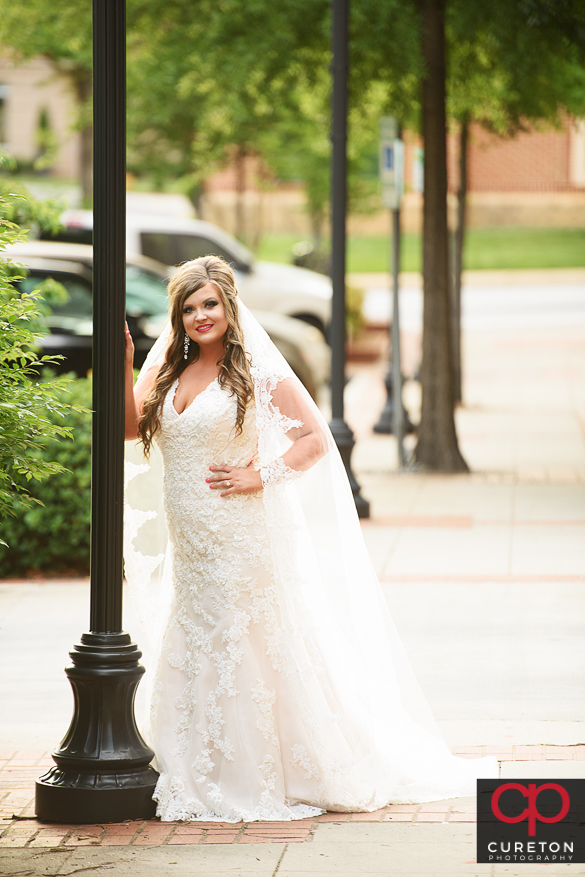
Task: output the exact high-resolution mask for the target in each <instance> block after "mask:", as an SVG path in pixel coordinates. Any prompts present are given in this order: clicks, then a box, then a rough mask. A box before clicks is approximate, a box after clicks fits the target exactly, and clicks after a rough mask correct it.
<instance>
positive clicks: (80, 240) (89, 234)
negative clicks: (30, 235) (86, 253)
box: [39, 225, 93, 244]
mask: <svg viewBox="0 0 585 877" xmlns="http://www.w3.org/2000/svg"><path fill="white" fill-rule="evenodd" d="M39 238H40V239H41V240H42V241H60V242H61V243H66V244H92V243H93V231H92V229H91V228H80V227H78V226H75V225H66V226H65V227H64V228H61V229H59V231H56V232H50V231H41V233H40V234H39Z"/></svg>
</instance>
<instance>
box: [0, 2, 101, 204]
mask: <svg viewBox="0 0 585 877" xmlns="http://www.w3.org/2000/svg"><path fill="white" fill-rule="evenodd" d="M0 46H3V47H6V48H9V49H12V50H13V52H14V56H15V58H16V59H22V60H26V59H28V58H34V57H38V56H41V57H43V58H46V59H47V60H48V61H50V62H51V64H52V65H53V68H54V70H55V72H56V73H57V74H58V75H59V76H63V77H65V78H66V79H67V80H68V82H69V84H70V86H71V90H72V92H73V95H74V97H75V102H76V104H77V119H76V127H77V128H78V129H79V134H80V161H79V163H80V170H81V190H82V197H83V200H84V203H86V204H89V203H91V198H92V148H93V142H92V122H91V94H92V22H91V4H90V3H76V2H74V0H52V2H51V3H47V2H45V0H27V2H26V3H20V4H17V3H14V2H12V0H0Z"/></svg>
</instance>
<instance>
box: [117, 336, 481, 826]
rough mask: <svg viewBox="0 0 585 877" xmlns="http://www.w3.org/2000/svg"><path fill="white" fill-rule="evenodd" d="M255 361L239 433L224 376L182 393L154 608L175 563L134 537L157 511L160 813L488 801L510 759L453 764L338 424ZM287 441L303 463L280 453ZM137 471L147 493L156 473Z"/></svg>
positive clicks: (152, 561)
mask: <svg viewBox="0 0 585 877" xmlns="http://www.w3.org/2000/svg"><path fill="white" fill-rule="evenodd" d="M253 328H254V331H255V327H253ZM250 331H251V330H249V332H248V337H249V336H250ZM260 341H262V343H263V344H264V339H262V338H261V339H260ZM251 346H252V345H251ZM254 350H255V351H256V357H255V359H254V356H253V376H254V383H255V390H256V392H255V400H256V401H255V404H254V403H252V404H251V406H250V407H249V408H248V410H247V413H246V418H245V421H244V428H243V432H242V433H241V435H239V436H237V437H234V429H233V426H234V422H235V415H236V402H235V399H234V398H233V397H231V396H230V394H229V392H228V391H227V390H226V389H224V388H222V387H221V386H220V384H219V381H218V380H215V381H213V382H212V383H211V384H210V385H209V386H208V387H207V388H206V389H205V390H204V391H203V392H202V393H200V395H199V396H197V397H196V398H195V400H194V401H193V402H192V403H191V405H189V407H188V408H187V409H186V410H185V411H184V412H183V413H182V414H178V413H177V411H176V410H175V407H174V395H175V392H176V386H177V383H178V382H175V385H174V386H173V387H172V388H171V389H170V390H169V392H168V394H167V397H166V399H165V402H164V406H163V410H162V417H161V428H160V431H159V432H158V433H157V436H156V441H157V444H158V446H159V448H160V452H161V455H162V461H163V479H162V485H163V487H162V495H163V503H164V510H165V519H166V528H167V531H168V539H169V550H168V552H167V558H166V580H167V583H168V587H167V589H166V592H165V591H164V589H163V593H164V594H165V596H162V597H158V598H157V600H158V602H157V603H156V604H152V603H149V602H148V600H147V599H146V595H145V592H144V583H145V580H146V579H147V578H148V577H149V576H151V575H152V574H153V573H154V571H155V570H156V569H161V568H162V554H155V553H154V551H153V547H152V546H149V547H148V549H146V547H145V546H144V544H143V545H142V546H140V547H139V541H138V538H137V537H138V535H139V534H140V531H141V530H142V531H144V532H146V531H147V530H148V528H147V527H145V526H144V525H145V523H146V522H148V521H150V520H152V518H153V517H154V516H155V514H156V513H155V512H154V511H145V510H144V507H143V508H142V510H140V509H138V508H137V506H138V505H139V503H136V502H135V503H134V505H133V504H132V503H129V507H128V509H127V537H126V541H127V544H126V571H127V578H128V580H129V582H130V584H131V585H132V583H133V582H134V587H135V590H136V591H137V602H138V603H140V604H141V606H142V608H143V610H145V612H146V614H147V615H149V617H150V618H149V621H150V626H151V628H152V627H154V628H157V629H159V632H160V633H159V636H158V639H156V641H155V642H153V650H154V652H155V656H154V664H153V671H152V673H151V688H152V696H151V713H150V727H149V729H148V730H147V731H146V736H147V738H148V739H149V742H150V743H151V745H152V746H153V748H154V750H155V753H156V767H157V769H158V770H159V771H160V778H159V781H158V784H157V787H156V792H155V796H154V797H155V799H156V801H157V802H158V807H157V815H158V816H160V818H161V819H163V820H222V821H227V822H237V821H240V820H244V821H251V820H259V819H262V820H288V819H299V818H303V817H305V816H310V815H313V814H316V813H320V812H322V811H323V810H338V811H352V810H362V811H363V810H375V809H377V808H379V807H382V806H384V805H385V804H387V803H389V802H396V803H405V802H417V801H429V800H437V799H441V798H445V797H452V796H456V795H464V794H467V795H469V794H474V793H475V779H476V778H477V777H493V776H497V762H496V761H495V759H477V760H464V759H458V758H455V757H454V756H453V755H452V754H451V753H450V751H449V749H448V747H447V746H446V744H445V743H444V742H443V740H442V739H441V738H440V736H439V735H438V732H437V731H436V726H434V724H433V721H432V718H431V717H430V716H429V714H428V712H427V708H426V705H425V702H424V699H423V698H422V696H421V694H420V692H419V689H418V686H417V683H416V681H415V679H414V677H413V676H412V674H411V672H410V670H409V667H408V664H407V661H406V660H405V658H404V656H403V654H402V651H401V646H400V642H399V640H398V637H397V635H396V633H395V631H394V629H393V626H392V622H391V621H390V619H389V616H388V611H387V607H386V604H385V601H384V598H383V595H382V592H381V589H380V586H379V584H378V582H377V580H376V577H375V574H374V571H373V569H372V566H371V563H370V561H369V558H368V555H367V552H366V549H365V547H364V544H363V540H362V538H361V532H360V528H359V523H358V521H357V516H356V515H355V509H354V508H353V500H352V498H351V492H350V490H349V486H348V485H347V479H346V478H345V474H344V472H343V464H342V463H341V461H340V460H339V457H338V454H337V451H336V448H335V446H334V445H333V443H332V440H331V437H330V434H329V431H328V430H327V428H326V426H325V425H324V423H323V422H322V419H321V420H320V419H319V417H320V416H319V415H318V414H317V413H316V411H317V409H316V408H315V406H314V405H313V403H312V402H310V400H309V399H308V397H307V396H306V395H305V394H304V390H302V388H301V386H300V384H299V383H298V381H296V379H295V378H293V377H292V376H291V374H290V373H288V372H287V370H286V368H285V367H284V366H283V365H282V363H280V361H278V360H276V368H277V370H278V371H279V372H280V373H279V374H275V360H274V359H273V358H272V351H269V352H270V360H267V359H263V358H262V357H261V356H260V354H259V350H260V348H259V347H258V346H256V347H254ZM268 364H269V365H270V368H267V365H268ZM311 419H314V429H316V430H319V431H320V434H322V438H323V442H324V447H323V449H322V451H321V458H320V459H319V461H318V462H316V463H315V464H314V465H311V466H309V467H308V468H307V463H306V461H304V460H303V458H302V453H300V454H299V455H297V457H295V455H294V448H295V441H294V436H295V428H297V427H298V426H299V424H300V423H301V422H303V423H306V422H307V420H311ZM287 435H288V437H289V439H290V438H291V436H292V437H293V442H292V445H291V442H290V440H289V441H288V442H286V441H283V438H285V437H286V436H287ZM279 442H280V444H279ZM299 444H301V443H299ZM287 445H288V448H289V450H290V449H291V448H292V450H291V451H290V453H289V454H288V457H287V459H288V462H289V463H290V462H291V460H292V461H295V460H298V468H296V467H295V468H294V469H293V468H291V466H289V465H285V464H284V463H283V461H282V459H281V458H280V456H279V454H278V451H279V449H280V451H281V452H282V451H283V450H286V448H287ZM251 461H254V465H255V466H256V467H257V468H259V469H260V470H261V473H262V479H263V483H264V489H263V491H262V492H261V493H258V494H255V495H247V496H244V495H232V496H229V497H221V496H220V492H219V491H217V490H211V489H210V488H209V485H208V484H207V483H206V482H205V478H206V477H207V475H208V473H209V466H210V465H211V464H214V463H215V464H218V463H228V464H229V465H232V466H242V467H245V466H248V465H249V463H250V462H251ZM128 467H129V468H128V481H129V484H130V485H132V484H134V486H136V485H137V484H139V481H140V478H139V477H138V476H140V475H141V474H143V473H144V472H145V471H146V470H147V468H148V467H147V465H145V464H142V465H136V464H132V463H129V464H128ZM339 467H341V470H340V469H339ZM348 504H349V505H348ZM146 541H149V540H148V539H147V540H146ZM149 552H150V553H149ZM141 589H142V591H141ZM155 622H156V623H155Z"/></svg>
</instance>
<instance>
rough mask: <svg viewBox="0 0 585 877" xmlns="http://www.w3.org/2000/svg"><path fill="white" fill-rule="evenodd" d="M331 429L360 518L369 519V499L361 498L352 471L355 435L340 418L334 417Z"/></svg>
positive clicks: (359, 489) (330, 425)
mask: <svg viewBox="0 0 585 877" xmlns="http://www.w3.org/2000/svg"><path fill="white" fill-rule="evenodd" d="M329 427H330V429H331V434H332V435H333V438H334V439H335V444H336V445H337V448H338V450H339V453H340V455H341V459H342V460H343V465H344V466H345V471H346V472H347V477H348V479H349V485H350V487H351V492H352V494H353V499H354V502H355V507H356V511H357V513H358V517H359V518H369V517H370V503H369V502H368V501H367V499H364V498H363V496H361V494H360V491H361V487H360V486H359V484H358V483H357V481H356V478H355V476H354V474H353V472H352V470H351V452H352V451H353V448H354V445H355V441H354V440H353V433H352V431H351V429H350V428H349V426H348V425H347V423H346V422H345V420H343V419H342V418H340V417H334V418H333V420H332V421H331V423H330V424H329Z"/></svg>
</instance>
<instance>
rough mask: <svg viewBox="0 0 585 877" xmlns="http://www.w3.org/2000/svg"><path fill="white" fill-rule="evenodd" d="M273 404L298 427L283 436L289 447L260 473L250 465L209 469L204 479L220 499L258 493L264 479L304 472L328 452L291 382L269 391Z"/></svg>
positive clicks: (320, 428) (308, 408)
mask: <svg viewBox="0 0 585 877" xmlns="http://www.w3.org/2000/svg"><path fill="white" fill-rule="evenodd" d="M272 403H273V405H274V406H275V408H278V410H279V411H280V413H281V414H283V415H284V416H285V417H288V418H289V420H290V421H292V422H296V423H297V424H299V425H295V426H293V427H292V428H291V429H290V430H288V432H287V433H286V435H287V438H289V439H290V440H291V442H292V445H291V447H290V448H289V449H288V450H287V451H285V453H284V454H283V455H282V457H278V458H277V459H276V460H274V461H273V463H272V464H270V466H267V467H266V468H265V469H261V470H256V469H254V468H253V467H252V464H250V465H249V466H248V467H247V468H246V469H244V468H240V467H237V466H228V465H222V466H218V465H213V466H210V470H211V471H210V475H209V476H208V477H207V479H206V480H207V481H208V483H209V486H210V487H211V489H212V490H213V489H215V490H221V495H222V496H230V494H232V493H258V492H259V491H260V490H262V488H263V484H264V483H265V482H266V479H269V481H272V480H274V479H277V480H280V478H282V477H287V478H288V477H289V476H291V473H290V472H289V471H288V470H293V472H295V473H301V472H304V471H306V470H307V469H310V468H311V466H314V465H315V463H316V462H317V461H318V460H320V459H321V457H323V456H324V455H325V454H326V453H327V450H328V442H327V431H326V429H324V428H323V426H322V424H321V423H320V422H319V419H318V418H317V417H316V416H315V413H314V411H313V410H312V409H311V406H310V405H309V404H308V403H307V401H306V400H305V399H304V398H303V396H302V394H301V393H299V391H298V388H297V386H296V385H295V383H294V381H291V380H288V379H287V380H284V381H282V382H281V383H280V384H279V385H278V386H277V387H276V388H275V389H274V390H273V391H272ZM292 477H294V476H292ZM228 484H229V486H228Z"/></svg>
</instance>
